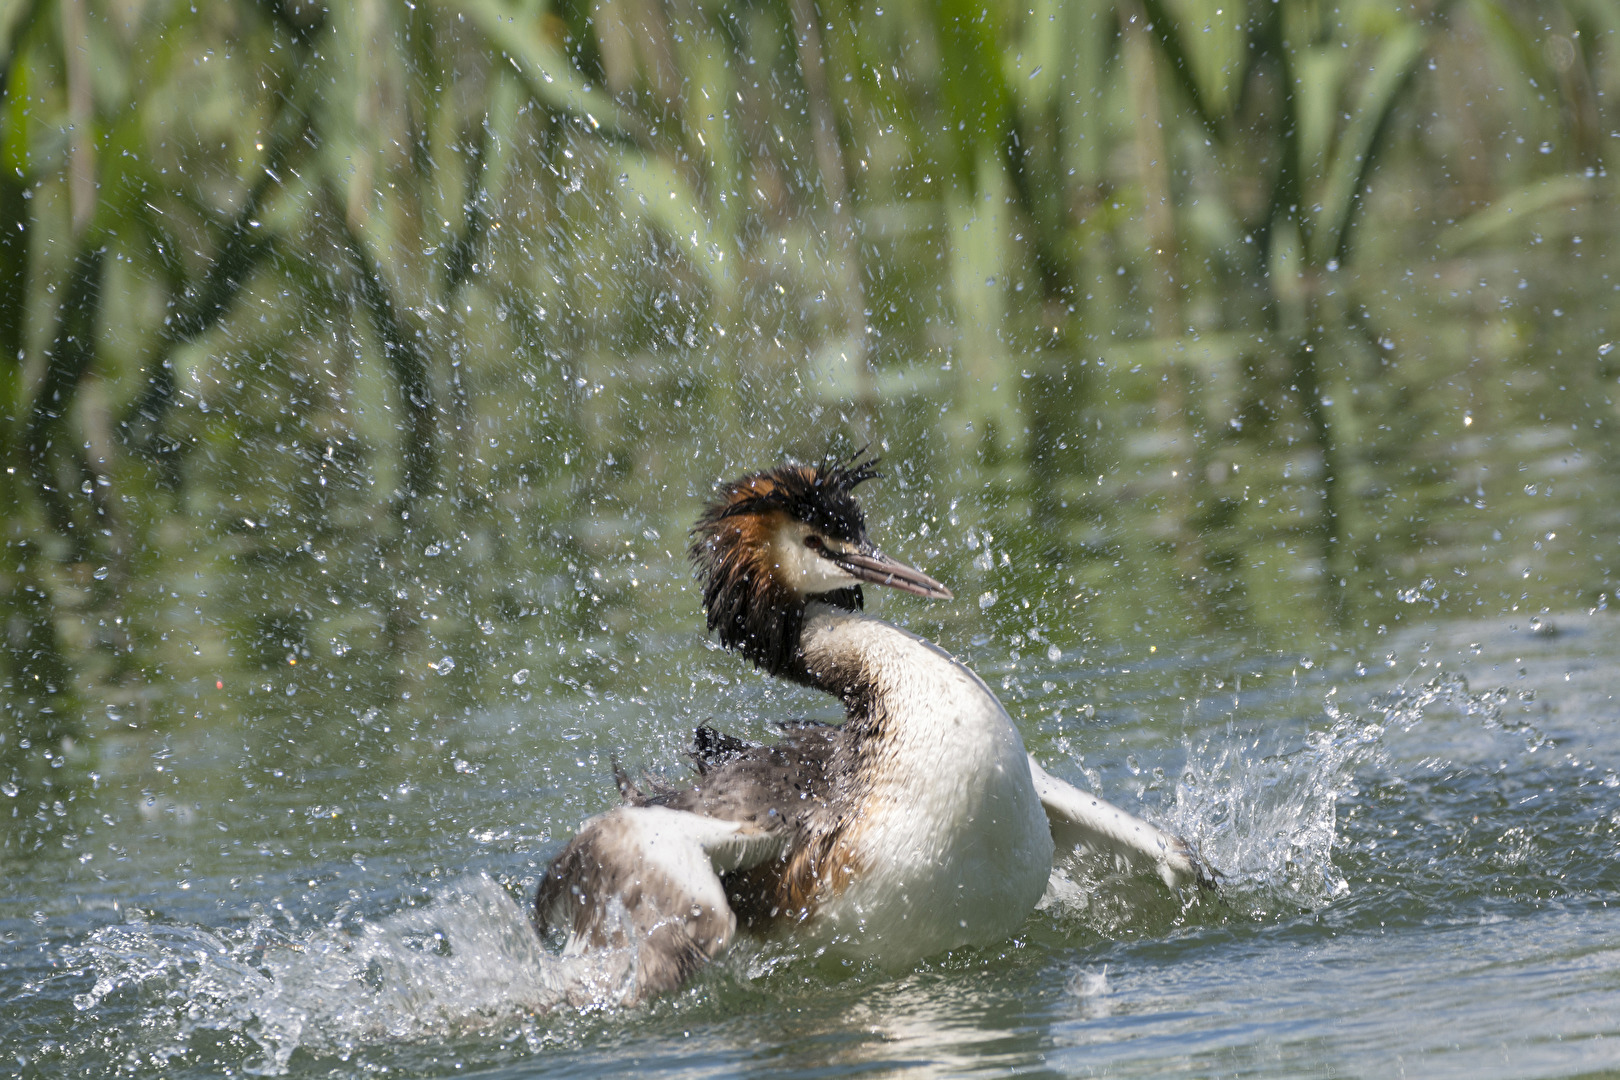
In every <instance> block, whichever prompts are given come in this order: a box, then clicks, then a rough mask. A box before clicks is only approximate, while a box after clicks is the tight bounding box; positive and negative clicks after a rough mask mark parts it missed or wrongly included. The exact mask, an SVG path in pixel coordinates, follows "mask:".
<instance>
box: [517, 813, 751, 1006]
mask: <svg viewBox="0 0 1620 1080" xmlns="http://www.w3.org/2000/svg"><path fill="white" fill-rule="evenodd" d="M782 845H783V837H782V835H780V834H774V835H773V834H771V833H768V832H765V831H763V830H761V829H757V828H754V827H752V826H750V825H747V824H744V823H741V822H736V821H721V820H717V819H715V818H712V817H703V816H700V815H697V814H691V813H685V812H682V811H679V810H672V809H669V808H667V807H662V806H621V807H618V808H617V809H615V810H610V811H609V812H607V813H606V814H602V815H600V816H599V817H595V818H592V819H591V820H590V821H587V822H586V823H585V825H584V826H583V827H582V828H581V829H580V831H579V835H578V836H575V837H574V839H573V840H571V841H569V843H568V846H567V847H565V848H564V849H563V851H562V853H561V854H560V855H558V856H557V858H556V859H554V860H553V861H552V863H551V866H550V867H548V868H547V870H546V876H545V877H544V878H543V879H542V880H541V882H540V890H539V893H538V894H537V895H536V896H535V902H534V903H535V920H536V922H537V923H538V924H539V926H540V928H541V930H542V931H545V930H549V929H557V930H564V931H566V932H567V934H568V942H567V945H566V946H565V947H564V952H565V953H569V954H579V953H583V952H586V951H589V950H599V949H634V950H635V954H634V955H635V968H636V970H635V983H634V991H633V994H632V997H633V998H636V999H639V998H645V997H651V996H653V995H655V994H661V993H664V992H665V991H668V990H673V989H676V988H677V987H679V986H681V984H683V983H684V982H686V980H687V979H688V978H690V977H691V975H692V973H693V972H694V971H696V970H697V969H698V968H699V967H701V966H702V965H703V964H705V963H707V962H708V961H709V960H712V959H713V958H714V957H715V956H717V955H719V953H720V952H721V950H723V949H724V948H725V947H726V945H727V944H728V943H729V942H730V940H731V936H732V934H733V933H734V932H735V930H736V926H737V919H736V916H735V915H734V914H733V913H732V910H731V907H730V905H729V904H728V903H727V900H726V894H725V888H724V886H723V885H722V884H721V881H720V875H721V874H722V873H729V872H734V871H739V870H746V869H748V868H750V867H753V866H757V865H759V864H760V863H763V862H767V861H770V860H775V859H776V858H777V857H778V856H779V855H780V854H781V851H782Z"/></svg>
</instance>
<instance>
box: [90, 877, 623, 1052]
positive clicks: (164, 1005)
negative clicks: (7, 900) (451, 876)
mask: <svg viewBox="0 0 1620 1080" xmlns="http://www.w3.org/2000/svg"><path fill="white" fill-rule="evenodd" d="M64 959H65V960H67V961H68V963H70V964H77V965H79V966H80V967H81V969H82V970H84V971H86V972H88V973H93V974H94V976H95V984H94V986H93V987H92V988H91V989H90V990H88V991H87V992H85V993H83V994H80V995H79V996H78V997H77V998H76V999H75V1001H74V1004H75V1005H76V1006H77V1007H78V1009H79V1010H80V1011H81V1012H85V1013H95V1012H97V1011H104V1012H111V1011H123V1010H125V1009H128V1008H129V1007H130V1006H131V1005H133V1006H134V1007H135V1008H136V1009H137V1010H139V1012H140V1016H139V1019H138V1021H137V1023H135V1024H132V1025H131V1024H127V1021H126V1024H125V1026H126V1028H135V1029H138V1030H140V1031H141V1032H143V1033H144V1038H145V1041H147V1042H148V1044H149V1045H148V1047H147V1048H146V1050H145V1053H146V1055H147V1056H149V1057H156V1058H159V1059H163V1058H166V1057H172V1056H175V1055H179V1054H183V1053H184V1052H185V1051H186V1049H187V1046H188V1044H189V1043H190V1041H191V1039H192V1037H193V1036H194V1035H196V1034H198V1033H200V1032H205V1031H218V1032H227V1033H239V1034H241V1035H245V1036H246V1037H247V1038H249V1039H251V1040H252V1041H253V1042H254V1043H256V1044H257V1045H258V1047H259V1048H260V1049H261V1050H262V1051H263V1058H262V1060H261V1061H259V1062H258V1063H257V1064H255V1065H254V1066H253V1067H252V1071H255V1072H258V1073H264V1074H270V1075H275V1074H279V1073H282V1072H285V1071H286V1068H287V1064H288V1062H289V1060H290V1059H291V1057H292V1055H293V1053H294V1052H295V1051H296V1050H298V1049H300V1048H303V1049H305V1050H308V1051H310V1052H313V1053H317V1054H333V1055H337V1056H340V1057H347V1056H349V1055H350V1054H352V1053H354V1052H355V1051H357V1050H358V1049H360V1048H361V1047H363V1046H366V1045H368V1044H376V1043H384V1042H395V1041H401V1040H405V1041H428V1040H444V1039H447V1038H453V1037H458V1036H465V1035H471V1034H478V1033H493V1032H501V1033H510V1032H513V1031H519V1032H525V1031H526V1032H527V1033H528V1034H529V1035H530V1037H531V1041H532V1039H533V1038H534V1037H536V1034H537V1033H536V1031H535V1030H534V1027H533V1025H534V1021H535V1020H536V1019H537V1018H538V1017H540V1016H542V1015H544V1014H546V1013H548V1012H551V1011H552V1010H555V1009H559V1008H569V1009H573V1010H585V1009H592V1008H603V1007H612V1006H615V1005H618V1004H620V1003H622V1002H623V1001H625V1000H626V999H627V998H628V997H629V996H630V995H631V991H632V990H633V972H634V969H635V964H634V955H633V953H632V952H630V951H617V952H597V953H593V954H591V955H588V956H557V955H555V954H553V953H550V952H548V951H547V950H546V949H545V947H544V945H543V944H542V942H541V940H540V938H539V936H538V935H536V934H535V932H534V929H533V927H532V926H531V925H530V924H529V921H528V918H527V917H526V915H525V914H524V912H523V911H522V910H521V909H520V908H519V907H518V905H517V904H516V903H515V902H514V901H513V899H512V898H511V896H510V895H509V894H508V893H507V892H506V890H505V889H503V888H502V887H501V886H500V885H499V884H497V883H496V882H494V881H493V880H491V879H490V878H488V877H487V876H483V875H477V876H470V877H467V878H464V879H462V880H460V881H457V882H455V883H452V884H451V885H450V886H449V887H448V888H447V889H446V890H445V891H444V892H443V894H441V895H440V896H438V897H437V898H436V899H434V900H433V901H432V902H431V903H428V904H425V905H423V906H421V907H418V908H411V909H408V910H405V911H401V912H398V913H397V914H394V915H391V916H389V917H387V918H385V919H381V920H378V921H376V922H373V923H370V924H367V925H365V926H364V927H362V928H361V929H360V930H359V931H358V932H354V933H348V932H335V931H330V930H324V929H322V930H311V931H309V932H306V933H303V934H300V935H289V934H286V933H283V932H281V931H278V930H277V929H276V928H275V927H274V926H273V925H272V924H271V921H270V920H269V919H268V918H265V917H262V916H261V917H257V918H255V919H254V920H253V922H252V923H251V924H249V925H248V926H247V927H246V928H245V929H243V930H241V931H239V932H235V933H222V932H214V931H210V930H206V929H204V928H201V927H197V926H174V925H153V924H145V923H139V922H137V923H132V924H128V925H123V926H112V927H106V928H103V929H102V930H100V931H99V932H97V933H95V934H93V935H91V936H90V937H89V939H87V940H86V941H85V942H84V943H82V944H80V945H76V946H72V947H71V948H69V949H67V950H65V956H64ZM102 1019H104V1020H106V1021H108V1022H111V1020H112V1019H113V1018H112V1017H104V1018H102Z"/></svg>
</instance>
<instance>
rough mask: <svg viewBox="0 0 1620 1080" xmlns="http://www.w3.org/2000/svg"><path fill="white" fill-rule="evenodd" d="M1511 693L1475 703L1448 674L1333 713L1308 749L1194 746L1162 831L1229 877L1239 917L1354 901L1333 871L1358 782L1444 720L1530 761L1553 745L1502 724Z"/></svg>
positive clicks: (1247, 739) (1483, 695)
mask: <svg viewBox="0 0 1620 1080" xmlns="http://www.w3.org/2000/svg"><path fill="white" fill-rule="evenodd" d="M1508 700H1509V695H1508V691H1506V690H1503V689H1492V690H1485V691H1482V692H1479V693H1475V692H1473V691H1471V690H1470V689H1469V686H1468V683H1467V680H1465V679H1464V678H1463V677H1462V676H1461V675H1458V674H1455V673H1450V674H1445V675H1436V676H1435V677H1433V678H1431V679H1429V680H1427V681H1426V682H1424V683H1422V684H1421V685H1418V686H1399V687H1396V688H1395V689H1393V690H1390V691H1388V692H1386V693H1383V694H1379V695H1377V696H1375V697H1373V698H1372V699H1371V700H1369V701H1368V702H1367V703H1366V705H1365V706H1363V707H1360V708H1355V709H1352V708H1348V707H1345V706H1341V705H1340V704H1339V701H1338V695H1337V692H1336V691H1333V692H1330V693H1329V694H1328V696H1327V698H1326V700H1325V702H1324V705H1323V719H1324V720H1325V721H1326V726H1325V727H1322V728H1318V729H1316V730H1312V731H1310V732H1309V733H1308V734H1306V735H1305V737H1304V739H1303V743H1302V745H1296V746H1293V747H1288V746H1283V745H1277V744H1272V745H1271V746H1267V744H1266V738H1265V736H1263V735H1261V736H1257V735H1254V734H1252V733H1250V734H1246V735H1236V734H1227V735H1223V736H1212V737H1206V738H1204V739H1202V740H1201V741H1199V742H1197V743H1196V744H1190V745H1189V746H1188V752H1187V762H1186V766H1185V767H1184V768H1183V770H1182V774H1181V777H1180V780H1179V781H1178V783H1177V784H1176V788H1175V793H1174V796H1173V798H1172V799H1170V800H1169V801H1168V802H1167V804H1166V806H1165V807H1164V808H1163V811H1162V814H1161V820H1160V821H1159V824H1161V825H1163V826H1164V827H1166V828H1168V829H1169V830H1171V831H1172V832H1175V833H1178V834H1179V835H1182V836H1185V837H1187V838H1188V839H1189V840H1191V841H1192V842H1193V844H1194V846H1195V847H1196V848H1197V849H1198V851H1199V852H1200V854H1201V855H1202V856H1203V857H1204V859H1205V860H1207V862H1208V863H1209V864H1210V865H1212V866H1214V867H1216V868H1218V870H1219V871H1220V873H1221V875H1222V881H1221V886H1222V888H1221V895H1222V899H1223V901H1225V902H1226V904H1228V905H1229V906H1230V907H1231V908H1232V909H1234V910H1236V911H1239V912H1244V913H1247V914H1251V915H1255V916H1259V915H1261V914H1264V913H1266V912H1270V911H1275V910H1278V909H1279V908H1282V909H1292V910H1300V909H1309V908H1315V907H1320V906H1321V905H1323V904H1326V903H1329V902H1331V901H1333V900H1335V899H1338V898H1339V897H1342V896H1344V895H1346V894H1348V893H1349V891H1350V885H1349V882H1348V881H1347V880H1346V879H1345V877H1344V875H1343V874H1342V873H1341V872H1340V871H1339V869H1338V868H1337V867H1336V866H1335V864H1334V861H1333V854H1334V850H1335V849H1336V848H1337V847H1339V846H1341V844H1342V842H1343V841H1342V837H1341V836H1340V833H1339V822H1338V806H1339V802H1340V800H1341V799H1343V798H1345V797H1346V796H1350V795H1354V794H1355V793H1356V777H1357V775H1358V774H1359V773H1362V772H1364V770H1366V769H1369V768H1375V767H1381V766H1384V765H1385V764H1387V760H1388V754H1387V742H1386V738H1387V736H1388V735H1390V734H1391V733H1393V732H1404V731H1409V730H1411V729H1412V728H1413V727H1415V726H1416V725H1417V724H1419V723H1421V722H1422V721H1423V720H1424V719H1425V718H1426V717H1432V716H1434V715H1436V714H1437V713H1440V712H1446V713H1450V714H1452V715H1455V716H1458V717H1460V718H1465V719H1472V720H1473V721H1474V722H1476V723H1478V724H1480V726H1482V727H1484V728H1487V729H1497V730H1510V731H1518V732H1521V733H1523V734H1524V735H1525V736H1526V739H1527V747H1528V749H1529V750H1530V751H1531V752H1534V751H1535V749H1536V748H1537V747H1538V746H1539V745H1541V744H1542V743H1544V742H1545V741H1546V739H1545V736H1544V735H1542V734H1541V733H1540V732H1539V731H1538V730H1536V729H1535V728H1534V726H1533V725H1529V724H1526V723H1513V722H1510V721H1509V720H1507V719H1506V718H1505V717H1504V710H1503V706H1504V705H1505V704H1506V703H1507V702H1508Z"/></svg>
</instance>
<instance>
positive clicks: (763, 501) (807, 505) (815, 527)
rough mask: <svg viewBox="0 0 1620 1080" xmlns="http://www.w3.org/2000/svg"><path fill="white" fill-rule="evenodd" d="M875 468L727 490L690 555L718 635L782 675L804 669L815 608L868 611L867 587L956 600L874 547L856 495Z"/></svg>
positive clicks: (749, 481) (804, 471) (835, 466)
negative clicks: (811, 607)
mask: <svg viewBox="0 0 1620 1080" xmlns="http://www.w3.org/2000/svg"><path fill="white" fill-rule="evenodd" d="M876 466H877V460H876V459H875V458H863V457H862V456H861V455H860V454H857V455H856V456H855V457H853V458H851V459H850V460H849V461H847V462H837V461H832V460H829V461H827V462H825V463H823V464H820V465H800V464H797V463H795V462H788V463H786V464H783V465H778V466H777V467H776V468H774V469H767V470H766V471H764V472H760V473H754V474H752V475H750V476H744V477H742V478H740V479H738V480H733V481H732V482H731V483H729V484H724V485H722V486H721V487H720V489H719V491H718V492H716V494H715V497H714V498H713V499H711V500H710V501H709V503H708V505H707V506H705V507H704V509H703V514H702V515H701V516H700V517H699V518H698V523H697V525H696V527H694V528H693V530H692V546H691V549H690V551H689V552H688V555H689V557H690V558H691V560H692V564H693V566H694V567H695V568H696V570H697V578H698V583H699V584H700V585H701V586H702V587H703V608H704V610H705V612H707V614H708V623H709V629H710V630H713V631H716V632H717V633H718V636H719V638H720V644H722V645H724V646H725V647H726V648H728V649H736V650H737V651H739V652H741V653H742V654H743V655H744V656H746V657H748V658H749V659H750V660H752V661H753V662H754V664H755V666H757V667H763V668H765V669H766V670H768V671H771V672H773V673H776V674H788V675H791V674H794V672H795V671H796V669H797V655H798V648H799V631H800V629H801V627H802V625H803V622H804V609H805V605H806V604H807V603H809V602H810V601H811V600H817V601H820V602H822V603H825V604H829V605H832V606H833V607H841V608H845V609H847V610H856V609H858V608H860V606H861V584H862V583H863V582H866V583H871V584H874V585H887V586H889V587H891V588H895V589H900V590H902V591H903V592H909V593H914V594H915V595H917V596H924V597H929V598H932V599H943V600H949V599H950V598H951V591H950V590H949V589H947V588H946V587H945V586H943V585H941V584H940V583H939V582H937V581H935V580H934V579H933V578H931V577H929V576H928V575H927V574H925V573H923V572H922V571H920V570H914V569H912V568H911V567H909V566H906V565H905V564H904V563H900V562H896V561H895V560H894V559H891V558H889V557H888V556H887V555H884V554H883V553H882V552H880V551H878V550H877V548H875V547H874V546H873V545H872V542H871V541H870V540H869V539H868V538H867V535H866V517H865V515H863V514H862V513H861V507H860V504H859V503H857V502H856V501H855V496H854V494H853V490H854V488H855V487H856V486H857V485H858V484H862V483H865V482H866V481H867V480H872V479H875V478H876V477H877V476H879V475H880V474H879V473H878V471H877V467H876Z"/></svg>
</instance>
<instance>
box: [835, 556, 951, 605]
mask: <svg viewBox="0 0 1620 1080" xmlns="http://www.w3.org/2000/svg"><path fill="white" fill-rule="evenodd" d="M829 557H830V558H831V559H832V560H833V561H834V562H836V563H837V564H838V565H839V566H841V567H843V568H844V569H845V570H847V571H849V573H851V574H853V575H854V576H855V577H858V578H860V579H861V580H862V581H870V582H871V583H872V584H874V585H887V586H889V588H891V589H899V590H900V591H901V592H908V593H913V594H915V595H917V596H923V597H927V598H928V599H930V600H953V599H955V597H954V596H953V595H952V594H951V590H949V589H947V588H946V587H945V586H943V585H941V584H940V583H939V582H937V581H935V580H934V579H933V578H931V577H929V576H928V575H927V574H925V573H923V572H922V571H921V570H913V569H912V568H911V567H909V566H907V565H906V564H905V563H903V562H896V561H895V560H894V559H891V558H889V557H888V556H887V555H885V554H883V553H882V552H881V551H864V552H858V551H851V552H842V551H840V552H837V553H829Z"/></svg>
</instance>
